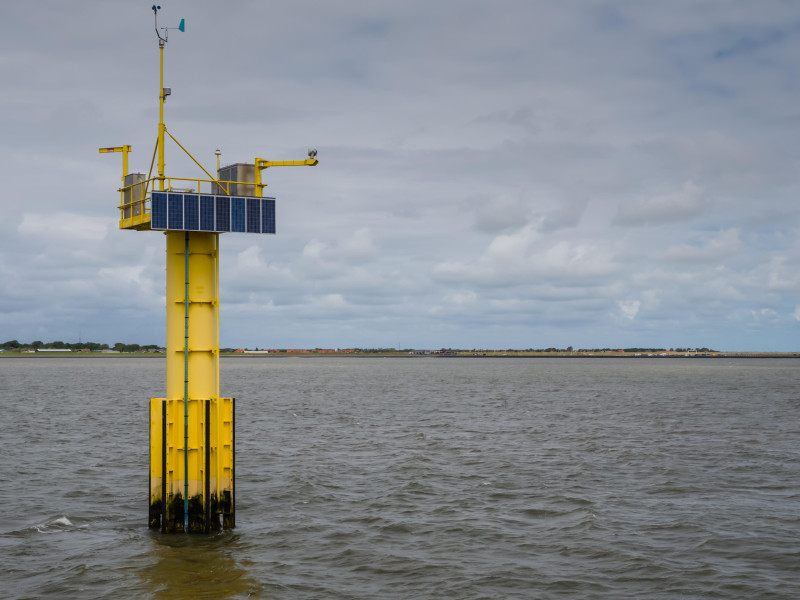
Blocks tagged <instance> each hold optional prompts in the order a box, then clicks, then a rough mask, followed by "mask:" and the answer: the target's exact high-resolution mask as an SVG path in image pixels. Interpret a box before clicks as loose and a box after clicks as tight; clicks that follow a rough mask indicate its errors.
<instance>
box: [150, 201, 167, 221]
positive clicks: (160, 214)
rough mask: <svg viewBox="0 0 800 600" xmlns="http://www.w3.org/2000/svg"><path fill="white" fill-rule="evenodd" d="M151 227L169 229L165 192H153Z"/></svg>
mask: <svg viewBox="0 0 800 600" xmlns="http://www.w3.org/2000/svg"><path fill="white" fill-rule="evenodd" d="M150 212H151V216H150V227H152V228H153V229H166V228H167V195H166V194H165V193H163V192H153V195H152V196H151V199H150Z"/></svg>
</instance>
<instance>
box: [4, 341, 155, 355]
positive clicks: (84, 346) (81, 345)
mask: <svg viewBox="0 0 800 600" xmlns="http://www.w3.org/2000/svg"><path fill="white" fill-rule="evenodd" d="M0 348H3V350H8V351H12V352H13V351H15V350H16V351H18V352H19V351H23V350H35V351H40V350H42V351H46V350H74V351H75V352H80V351H84V350H85V351H89V352H99V351H101V350H114V351H116V352H148V351H155V350H158V349H159V348H160V346H157V345H156V344H149V345H145V346H141V345H139V344H124V343H122V342H117V343H116V344H114V345H113V346H109V345H108V344H99V343H97V342H76V343H69V342H62V341H60V340H59V341H55V342H43V341H41V340H36V341H33V342H31V343H22V342H19V341H18V340H8V341H7V342H3V343H2V344H0Z"/></svg>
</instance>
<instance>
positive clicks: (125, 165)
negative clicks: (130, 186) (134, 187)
mask: <svg viewBox="0 0 800 600" xmlns="http://www.w3.org/2000/svg"><path fill="white" fill-rule="evenodd" d="M98 150H99V151H100V154H105V153H107V152H122V181H123V183H124V182H125V176H126V175H127V174H128V152H130V151H131V147H130V146H128V145H125V146H113V147H111V148H98Z"/></svg>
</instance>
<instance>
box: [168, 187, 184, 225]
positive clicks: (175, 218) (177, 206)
mask: <svg viewBox="0 0 800 600" xmlns="http://www.w3.org/2000/svg"><path fill="white" fill-rule="evenodd" d="M167 226H168V229H178V230H181V231H183V194H167Z"/></svg>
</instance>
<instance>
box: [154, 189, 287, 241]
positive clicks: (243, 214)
mask: <svg viewBox="0 0 800 600" xmlns="http://www.w3.org/2000/svg"><path fill="white" fill-rule="evenodd" d="M150 213H151V214H150V228H151V229H158V230H167V231H218V232H224V231H237V232H242V233H244V232H247V233H275V198H253V197H248V198H240V197H235V198H232V197H230V196H208V195H203V196H200V195H198V194H184V193H177V192H153V193H152V194H151V196H150Z"/></svg>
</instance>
